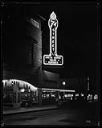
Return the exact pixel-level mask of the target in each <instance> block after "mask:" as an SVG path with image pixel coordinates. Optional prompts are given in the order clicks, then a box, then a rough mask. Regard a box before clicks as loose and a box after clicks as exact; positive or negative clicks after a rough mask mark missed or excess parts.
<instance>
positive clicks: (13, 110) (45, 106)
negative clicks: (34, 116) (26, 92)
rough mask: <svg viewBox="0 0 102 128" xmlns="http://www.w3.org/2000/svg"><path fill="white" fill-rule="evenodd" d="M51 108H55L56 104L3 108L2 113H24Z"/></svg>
mask: <svg viewBox="0 0 102 128" xmlns="http://www.w3.org/2000/svg"><path fill="white" fill-rule="evenodd" d="M51 109H57V106H56V105H42V106H34V107H20V108H15V109H14V108H12V110H11V109H8V110H3V115H9V114H18V113H25V112H31V111H44V110H51Z"/></svg>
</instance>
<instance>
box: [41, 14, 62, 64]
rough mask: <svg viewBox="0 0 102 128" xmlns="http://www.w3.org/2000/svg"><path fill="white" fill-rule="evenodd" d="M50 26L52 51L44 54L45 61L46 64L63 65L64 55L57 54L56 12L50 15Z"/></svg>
mask: <svg viewBox="0 0 102 128" xmlns="http://www.w3.org/2000/svg"><path fill="white" fill-rule="evenodd" d="M48 26H49V29H50V53H49V55H44V56H43V63H44V65H63V56H62V55H58V54H57V28H58V20H57V18H56V14H55V13H54V12H52V13H51V15H50V19H49V20H48Z"/></svg>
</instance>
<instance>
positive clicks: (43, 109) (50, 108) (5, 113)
mask: <svg viewBox="0 0 102 128" xmlns="http://www.w3.org/2000/svg"><path fill="white" fill-rule="evenodd" d="M53 109H57V106H56V107H49V108H42V109H38V108H37V109H35V110H34V109H33V110H24V111H15V112H3V115H13V114H20V113H27V112H37V111H46V110H53Z"/></svg>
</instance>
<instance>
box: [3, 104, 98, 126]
mask: <svg viewBox="0 0 102 128" xmlns="http://www.w3.org/2000/svg"><path fill="white" fill-rule="evenodd" d="M4 124H5V125H68V126H99V125H100V124H99V117H98V116H97V108H96V107H94V106H93V105H91V106H88V107H87V106H85V105H84V106H76V105H75V106H68V105H66V106H62V107H60V108H57V109H54V110H45V111H37V112H29V113H23V114H21V113H20V114H14V115H6V116H4Z"/></svg>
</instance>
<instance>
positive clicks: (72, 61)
mask: <svg viewBox="0 0 102 128" xmlns="http://www.w3.org/2000/svg"><path fill="white" fill-rule="evenodd" d="M6 10H7V11H6V17H7V18H6V19H10V18H11V17H12V16H13V17H16V18H17V17H19V18H20V16H21V17H22V16H26V15H31V16H33V14H38V15H40V16H43V17H44V18H45V21H43V24H44V25H43V26H42V31H43V37H42V38H43V49H45V50H43V51H44V53H45V54H49V27H48V19H49V16H50V14H51V12H52V11H54V12H55V13H56V15H57V19H58V21H59V26H58V29H57V36H58V37H57V47H58V50H57V51H58V54H59V55H63V56H64V65H63V66H62V68H58V67H57V68H54V70H57V69H58V70H59V71H60V72H61V76H62V77H67V76H71V75H74V76H78V75H79V76H80V75H88V74H92V75H93V74H94V75H96V73H97V66H98V61H99V60H98V59H99V42H98V21H99V17H98V16H99V12H98V8H97V4H96V3H83V2H82V3H77V2H76V3H68V2H54V3H50V2H48V3H43V4H42V3H37V4H32V5H31V4H21V5H15V4H14V5H12V4H11V5H9V6H7V7H6ZM51 70H52V69H51Z"/></svg>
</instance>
